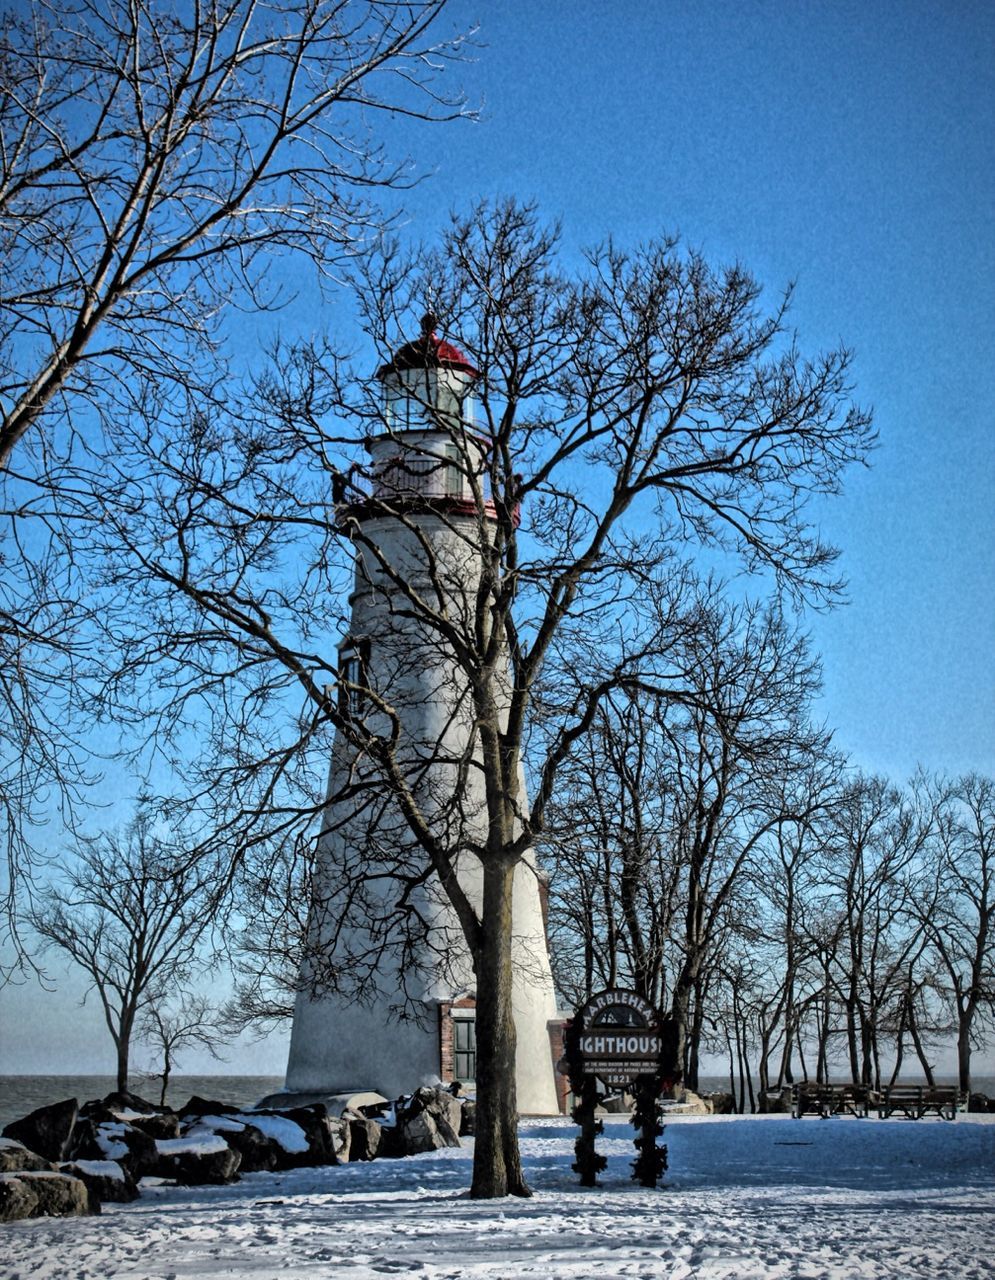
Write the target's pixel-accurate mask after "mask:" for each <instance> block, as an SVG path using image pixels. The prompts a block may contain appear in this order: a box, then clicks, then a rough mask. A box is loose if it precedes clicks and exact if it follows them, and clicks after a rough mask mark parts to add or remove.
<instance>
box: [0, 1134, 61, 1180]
mask: <svg viewBox="0 0 995 1280" xmlns="http://www.w3.org/2000/svg"><path fill="white" fill-rule="evenodd" d="M54 1171H55V1165H54V1164H52V1162H51V1161H50V1160H46V1159H45V1158H44V1157H43V1156H40V1155H38V1153H37V1152H35V1151H29V1150H28V1149H27V1147H26V1146H25V1145H24V1143H23V1142H15V1141H14V1139H13V1138H0V1173H42V1172H47V1173H53V1172H54Z"/></svg>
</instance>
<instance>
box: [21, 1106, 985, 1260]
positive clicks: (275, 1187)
mask: <svg viewBox="0 0 995 1280" xmlns="http://www.w3.org/2000/svg"><path fill="white" fill-rule="evenodd" d="M993 1122H995V1116H977V1117H975V1116H970V1117H969V1116H958V1118H957V1120H956V1121H954V1122H953V1123H945V1122H943V1121H940V1120H937V1119H929V1118H927V1119H923V1120H920V1121H918V1122H912V1121H909V1120H903V1119H892V1120H878V1119H870V1120H855V1119H852V1118H843V1117H836V1118H833V1119H831V1120H825V1121H824V1120H819V1119H816V1118H812V1119H805V1120H802V1121H794V1120H791V1119H790V1118H781V1117H774V1116H768V1117H759V1116H758V1117H732V1116H730V1117H725V1116H715V1117H706V1118H699V1117H690V1116H688V1117H678V1118H674V1119H672V1120H671V1121H670V1122H669V1123H668V1125H667V1131H666V1135H665V1141H666V1142H667V1144H668V1147H669V1150H670V1170H669V1172H668V1174H667V1179H666V1185H665V1187H663V1188H662V1189H660V1190H657V1191H647V1190H643V1189H641V1188H639V1187H637V1186H636V1185H635V1184H634V1183H632V1182H630V1181H629V1179H628V1174H629V1162H630V1161H631V1159H632V1158H633V1156H634V1149H633V1147H632V1137H633V1131H632V1129H631V1127H630V1126H629V1125H628V1124H626V1123H624V1122H617V1121H616V1122H613V1121H609V1122H608V1123H607V1124H606V1132H605V1135H604V1137H603V1138H602V1139H600V1140H599V1149H600V1150H601V1151H603V1152H604V1153H605V1154H606V1155H608V1156H609V1164H608V1169H607V1171H606V1173H605V1175H604V1176H603V1180H602V1181H603V1185H602V1186H601V1187H599V1188H597V1189H595V1190H584V1189H582V1188H581V1187H579V1186H578V1185H577V1180H576V1175H575V1174H573V1173H572V1172H571V1170H570V1164H571V1160H572V1158H573V1156H572V1144H573V1139H574V1136H575V1134H576V1128H575V1127H574V1126H573V1125H571V1124H570V1123H569V1122H568V1121H554V1120H546V1121H531V1122H528V1123H525V1124H523V1128H522V1146H523V1154H524V1158H525V1162H526V1165H527V1167H528V1174H529V1177H530V1180H531V1183H532V1185H533V1187H534V1189H535V1192H536V1194H535V1196H534V1198H533V1199H532V1200H528V1201H518V1200H503V1201H489V1202H480V1201H471V1200H469V1199H468V1198H467V1197H466V1195H465V1189H466V1187H467V1185H468V1182H469V1175H470V1160H471V1155H472V1150H471V1146H470V1143H469V1142H467V1143H466V1145H465V1146H464V1147H463V1148H461V1149H460V1150H449V1151H443V1152H439V1153H437V1154H432V1155H425V1156H417V1157H414V1158H413V1159H408V1160H398V1161H386V1160H385V1161H382V1162H374V1163H373V1164H356V1165H348V1166H344V1167H335V1168H327V1169H303V1170H296V1171H293V1172H290V1173H253V1174H248V1175H247V1176H246V1177H245V1178H243V1179H242V1181H241V1182H239V1183H236V1184H235V1185H233V1186H230V1187H220V1188H200V1187H197V1188H183V1187H167V1186H159V1187H152V1188H146V1189H144V1190H143V1194H142V1198H141V1200H139V1201H136V1202H135V1203H134V1204H130V1205H107V1206H106V1207H105V1209H104V1213H103V1215H102V1216H101V1217H99V1218H85V1219H63V1220H39V1221H29V1222H17V1223H11V1224H10V1225H8V1226H6V1227H0V1277H2V1280H29V1277H31V1278H32V1280H119V1278H120V1280H124V1278H125V1277H129V1278H134V1277H140V1278H141V1280H194V1278H199V1277H219V1276H227V1277H245V1278H246V1280H278V1278H279V1280H283V1278H286V1277H290V1278H293V1277H307V1280H383V1277H385V1276H413V1277H418V1278H419V1280H462V1278H463V1277H480V1278H483V1277H487V1278H488V1280H525V1278H526V1277H536V1278H538V1280H587V1278H589V1277H590V1278H594V1277H597V1280H615V1278H616V1277H619V1278H621V1277H633V1278H635V1277H644V1278H646V1280H650V1278H652V1280H719V1278H720V1277H721V1278H722V1280H754V1278H757V1280H760V1278H763V1280H785V1278H787V1277H797V1278H798V1280H865V1278H867V1280H870V1278H871V1277H874V1278H877V1277H895V1278H896V1280H898V1278H901V1280H917V1278H918V1277H922V1278H923V1280H926V1278H927V1277H928V1278H929V1280H951V1278H956V1280H975V1278H977V1280H981V1278H982V1277H995V1123H993Z"/></svg>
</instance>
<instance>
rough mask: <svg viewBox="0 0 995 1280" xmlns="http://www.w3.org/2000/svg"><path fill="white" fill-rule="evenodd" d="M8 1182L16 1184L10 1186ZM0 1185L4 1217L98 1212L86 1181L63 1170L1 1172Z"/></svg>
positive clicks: (71, 1214)
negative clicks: (3, 1200)
mask: <svg viewBox="0 0 995 1280" xmlns="http://www.w3.org/2000/svg"><path fill="white" fill-rule="evenodd" d="M12 1183H18V1184H20V1185H19V1186H11V1184H12ZM0 1186H3V1188H4V1198H5V1200H6V1204H5V1206H4V1208H3V1209H0V1214H6V1215H8V1216H6V1217H5V1218H4V1220H5V1221H10V1220H11V1219H12V1218H14V1217H18V1218H68V1217H77V1216H80V1215H82V1214H88V1213H99V1212H100V1202H99V1201H98V1200H97V1199H96V1198H95V1197H94V1196H91V1195H90V1192H89V1191H88V1190H87V1187H86V1184H85V1183H84V1182H82V1181H81V1180H80V1179H79V1178H73V1177H70V1176H69V1174H66V1173H29V1172H25V1173H5V1174H0ZM32 1202H33V1203H32ZM29 1206H30V1207H29Z"/></svg>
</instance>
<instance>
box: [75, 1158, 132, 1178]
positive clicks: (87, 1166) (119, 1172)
mask: <svg viewBox="0 0 995 1280" xmlns="http://www.w3.org/2000/svg"><path fill="white" fill-rule="evenodd" d="M77 1169H78V1170H79V1171H80V1172H81V1173H88V1174H89V1175H90V1177H91V1178H112V1179H113V1180H114V1181H115V1182H123V1181H124V1170H123V1169H122V1168H121V1166H120V1165H119V1164H118V1162H117V1161H116V1160H70V1161H68V1162H67V1164H66V1165H65V1166H64V1167H63V1172H64V1173H69V1174H72V1173H75V1171H76V1170H77Z"/></svg>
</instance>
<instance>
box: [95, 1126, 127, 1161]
mask: <svg viewBox="0 0 995 1280" xmlns="http://www.w3.org/2000/svg"><path fill="white" fill-rule="evenodd" d="M127 1132H128V1126H127V1125H125V1124H115V1123H111V1122H110V1121H108V1122H107V1123H106V1124H99V1125H97V1132H96V1135H95V1136H96V1140H97V1146H98V1147H99V1148H100V1150H101V1151H102V1152H103V1153H104V1158H105V1159H107V1160H120V1159H121V1158H122V1157H123V1156H126V1155H127V1154H128V1144H127V1143H126V1142H115V1138H123V1137H124V1135H125V1134H126V1133H127Z"/></svg>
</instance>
